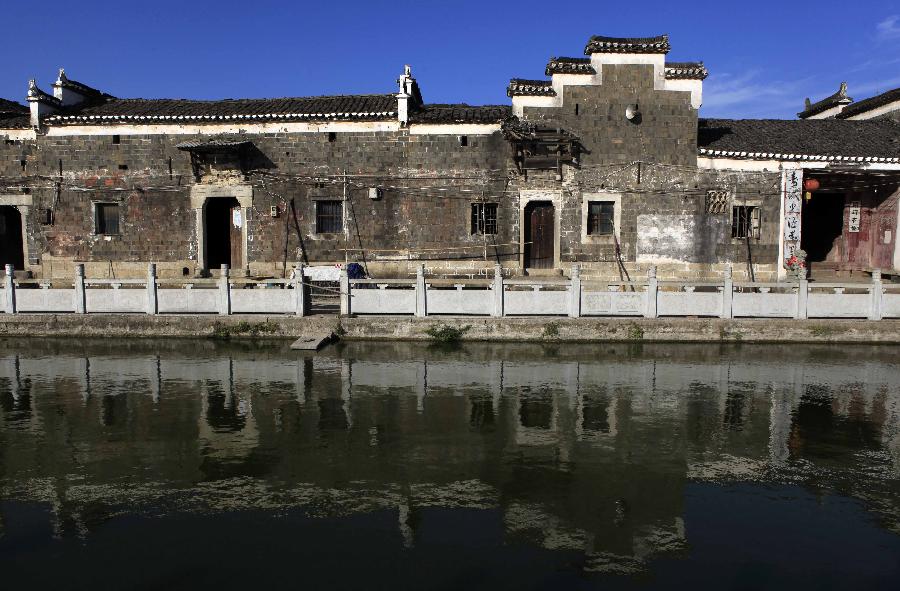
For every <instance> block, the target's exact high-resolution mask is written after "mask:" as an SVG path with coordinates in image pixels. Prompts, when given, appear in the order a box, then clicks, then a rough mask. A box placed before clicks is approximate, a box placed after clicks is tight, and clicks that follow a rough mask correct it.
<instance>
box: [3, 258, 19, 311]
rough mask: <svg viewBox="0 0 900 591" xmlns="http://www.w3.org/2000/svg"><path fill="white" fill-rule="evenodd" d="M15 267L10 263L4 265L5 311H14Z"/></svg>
mask: <svg viewBox="0 0 900 591" xmlns="http://www.w3.org/2000/svg"><path fill="white" fill-rule="evenodd" d="M15 272H16V270H15V268H14V267H13V266H12V265H6V289H5V291H6V313H7V314H15V313H16V282H15Z"/></svg>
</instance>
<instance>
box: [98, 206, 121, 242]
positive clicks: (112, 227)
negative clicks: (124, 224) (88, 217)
mask: <svg viewBox="0 0 900 591" xmlns="http://www.w3.org/2000/svg"><path fill="white" fill-rule="evenodd" d="M94 233H95V234H118V233H119V204H118V203H95V204H94Z"/></svg>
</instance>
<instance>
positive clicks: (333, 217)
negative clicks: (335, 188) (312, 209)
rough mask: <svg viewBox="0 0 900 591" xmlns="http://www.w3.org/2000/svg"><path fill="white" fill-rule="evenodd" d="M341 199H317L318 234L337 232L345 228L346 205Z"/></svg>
mask: <svg viewBox="0 0 900 591" xmlns="http://www.w3.org/2000/svg"><path fill="white" fill-rule="evenodd" d="M343 205H344V204H343V203H342V202H340V201H316V234H336V233H338V232H341V231H342V230H343V229H344V207H343Z"/></svg>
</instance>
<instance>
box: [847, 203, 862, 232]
mask: <svg viewBox="0 0 900 591" xmlns="http://www.w3.org/2000/svg"><path fill="white" fill-rule="evenodd" d="M861 216H862V213H861V208H860V207H859V204H856V203H854V204H853V205H851V206H850V213H849V216H848V217H847V229H848V231H850V232H854V233H855V232H859V219H860V217H861Z"/></svg>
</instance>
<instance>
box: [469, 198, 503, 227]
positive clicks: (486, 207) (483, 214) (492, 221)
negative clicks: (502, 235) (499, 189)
mask: <svg viewBox="0 0 900 591" xmlns="http://www.w3.org/2000/svg"><path fill="white" fill-rule="evenodd" d="M496 233H497V204H496V203H473V204H472V234H496Z"/></svg>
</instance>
